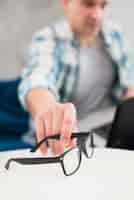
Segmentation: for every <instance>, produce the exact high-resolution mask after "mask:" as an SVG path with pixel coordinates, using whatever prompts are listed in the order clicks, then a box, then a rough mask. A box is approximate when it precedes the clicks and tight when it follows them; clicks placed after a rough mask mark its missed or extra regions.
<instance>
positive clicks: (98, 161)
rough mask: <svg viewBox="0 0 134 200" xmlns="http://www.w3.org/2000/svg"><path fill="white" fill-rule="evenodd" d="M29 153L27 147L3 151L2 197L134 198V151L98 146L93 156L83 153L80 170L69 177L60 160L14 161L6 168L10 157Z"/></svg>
mask: <svg viewBox="0 0 134 200" xmlns="http://www.w3.org/2000/svg"><path fill="white" fill-rule="evenodd" d="M37 154H38V153H37ZM29 155H30V153H29V151H28V150H24V151H14V152H4V153H0V200H11V199H12V200H24V199H26V200H37V199H38V200H41V199H44V200H54V199H56V200H63V199H64V200H75V199H77V200H83V199H90V200H131V199H132V200H133V199H134V172H133V171H134V152H132V151H125V150H111V149H95V153H94V157H93V158H92V159H91V160H88V159H86V158H85V157H84V155H83V159H82V163H81V167H80V169H79V171H78V172H77V173H76V174H75V175H73V176H70V177H66V176H64V175H63V172H62V169H61V167H60V165H59V164H47V165H40V166H39V165H38V166H22V165H19V164H16V163H12V164H11V168H10V170H9V171H8V172H5V170H4V168H3V166H4V164H5V162H6V160H7V159H8V158H9V157H14V156H15V157H20V156H29ZM33 156H36V155H33Z"/></svg>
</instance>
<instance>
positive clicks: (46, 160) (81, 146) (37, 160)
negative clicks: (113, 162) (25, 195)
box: [5, 131, 94, 176]
mask: <svg viewBox="0 0 134 200" xmlns="http://www.w3.org/2000/svg"><path fill="white" fill-rule="evenodd" d="M60 136H61V135H60V134H55V135H51V136H47V137H45V138H43V139H42V140H41V141H40V142H39V143H37V145H35V146H34V147H33V148H32V149H31V150H30V152H35V151H36V150H37V149H38V148H39V147H40V146H41V145H42V144H43V143H46V144H48V140H49V139H52V140H55V139H56V140H59V139H60ZM89 136H90V137H91V148H92V151H91V155H90V156H89V157H88V154H87V152H86V148H85V141H86V138H88V137H89ZM73 138H77V139H78V141H77V145H76V147H72V148H70V149H68V150H66V151H65V152H64V153H62V154H61V155H60V156H55V157H29V158H24V157H22V158H10V159H8V160H7V162H6V164H5V169H7V170H8V169H9V168H10V163H11V162H12V161H14V162H17V163H19V164H22V165H34V164H50V163H51V164H52V163H60V164H61V167H62V169H63V173H64V175H65V176H70V175H73V174H74V173H76V171H78V169H79V168H80V164H81V160H82V153H84V155H85V156H86V157H87V158H92V156H93V153H94V138H93V132H92V131H90V132H77V133H72V135H71V139H73ZM80 139H84V141H82V142H81V141H80ZM74 148H78V150H79V164H78V166H77V168H76V169H75V170H74V171H73V172H72V173H70V174H68V173H66V170H65V166H64V161H63V160H64V156H65V155H66V154H67V153H69V152H70V151H72V150H73V149H74Z"/></svg>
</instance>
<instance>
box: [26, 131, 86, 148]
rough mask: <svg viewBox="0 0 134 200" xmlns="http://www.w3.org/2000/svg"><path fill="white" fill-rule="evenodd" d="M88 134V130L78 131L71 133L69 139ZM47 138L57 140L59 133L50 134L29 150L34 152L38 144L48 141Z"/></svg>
mask: <svg viewBox="0 0 134 200" xmlns="http://www.w3.org/2000/svg"><path fill="white" fill-rule="evenodd" d="M88 135H89V132H79V133H72V135H71V139H73V138H76V137H79V138H80V137H86V136H88ZM48 139H56V140H59V139H60V134H55V135H51V136H48V137H45V138H43V139H42V140H41V141H40V142H39V143H37V145H36V146H35V147H33V148H32V149H31V150H30V152H35V151H36V150H37V149H38V148H39V147H40V145H42V144H43V143H46V142H47V141H48Z"/></svg>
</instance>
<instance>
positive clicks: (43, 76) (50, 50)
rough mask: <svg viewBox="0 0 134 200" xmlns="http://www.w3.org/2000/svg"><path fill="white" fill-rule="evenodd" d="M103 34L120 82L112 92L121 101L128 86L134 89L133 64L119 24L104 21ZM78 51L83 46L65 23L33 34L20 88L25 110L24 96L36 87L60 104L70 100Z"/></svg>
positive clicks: (77, 68)
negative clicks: (41, 88)
mask: <svg viewBox="0 0 134 200" xmlns="http://www.w3.org/2000/svg"><path fill="white" fill-rule="evenodd" d="M100 34H101V37H102V39H103V41H104V46H105V49H106V51H107V53H108V56H109V57H110V59H111V62H112V66H113V67H114V68H115V69H116V71H117V81H115V84H114V85H113V88H112V91H111V92H112V94H113V96H114V97H115V98H116V99H118V100H119V99H121V97H122V95H123V93H124V91H125V90H126V89H127V88H128V87H134V65H133V63H132V59H131V55H130V54H129V51H128V48H127V46H126V41H125V39H124V36H123V33H122V32H121V30H120V28H119V27H118V26H117V25H113V24H112V22H111V21H106V22H104V23H103V26H102V29H101V31H100ZM79 50H80V43H79V41H78V40H76V39H75V37H74V34H73V33H72V31H71V28H70V26H69V24H68V22H67V21H65V20H62V21H60V22H58V23H56V24H53V25H51V26H48V27H46V28H44V29H43V30H41V31H39V32H37V33H36V34H35V35H34V37H33V39H32V44H31V46H30V48H29V50H28V54H27V58H26V67H25V68H24V71H23V73H22V81H21V83H20V86H19V98H20V101H21V103H22V105H23V106H24V107H25V108H26V103H25V97H26V96H27V94H28V92H29V91H30V90H31V89H32V88H35V87H45V88H48V89H49V90H50V91H51V92H52V93H53V94H54V95H55V97H56V99H57V100H58V101H61V102H65V101H69V100H70V98H71V96H72V93H73V91H74V88H75V83H76V80H77V75H78V71H79V65H80V63H79V57H80V56H79Z"/></svg>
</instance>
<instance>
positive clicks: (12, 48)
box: [0, 0, 134, 79]
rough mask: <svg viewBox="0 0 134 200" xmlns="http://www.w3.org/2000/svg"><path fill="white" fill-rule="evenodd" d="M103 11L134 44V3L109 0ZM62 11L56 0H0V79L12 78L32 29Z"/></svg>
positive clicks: (41, 25)
mask: <svg viewBox="0 0 134 200" xmlns="http://www.w3.org/2000/svg"><path fill="white" fill-rule="evenodd" d="M110 1H111V3H110V6H109V8H108V9H107V13H108V14H107V15H108V16H111V17H112V18H113V19H114V21H117V22H119V23H121V24H122V27H123V30H124V32H125V34H126V36H127V39H128V41H129V44H130V45H131V46H130V47H131V48H133V47H134V37H133V33H134V26H133V24H134V22H133V18H134V12H133V6H134V3H133V1H132V0H127V1H123V0H118V1H117V0H110ZM61 15H62V7H61V5H60V0H0V79H8V78H15V77H17V76H18V75H19V74H20V71H21V69H22V67H23V60H24V53H25V51H26V49H27V47H28V45H29V43H30V41H31V37H32V35H33V33H34V32H35V31H36V30H38V29H40V28H42V27H44V26H45V25H47V24H49V23H50V22H52V21H55V20H56V19H58V18H59V16H61Z"/></svg>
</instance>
